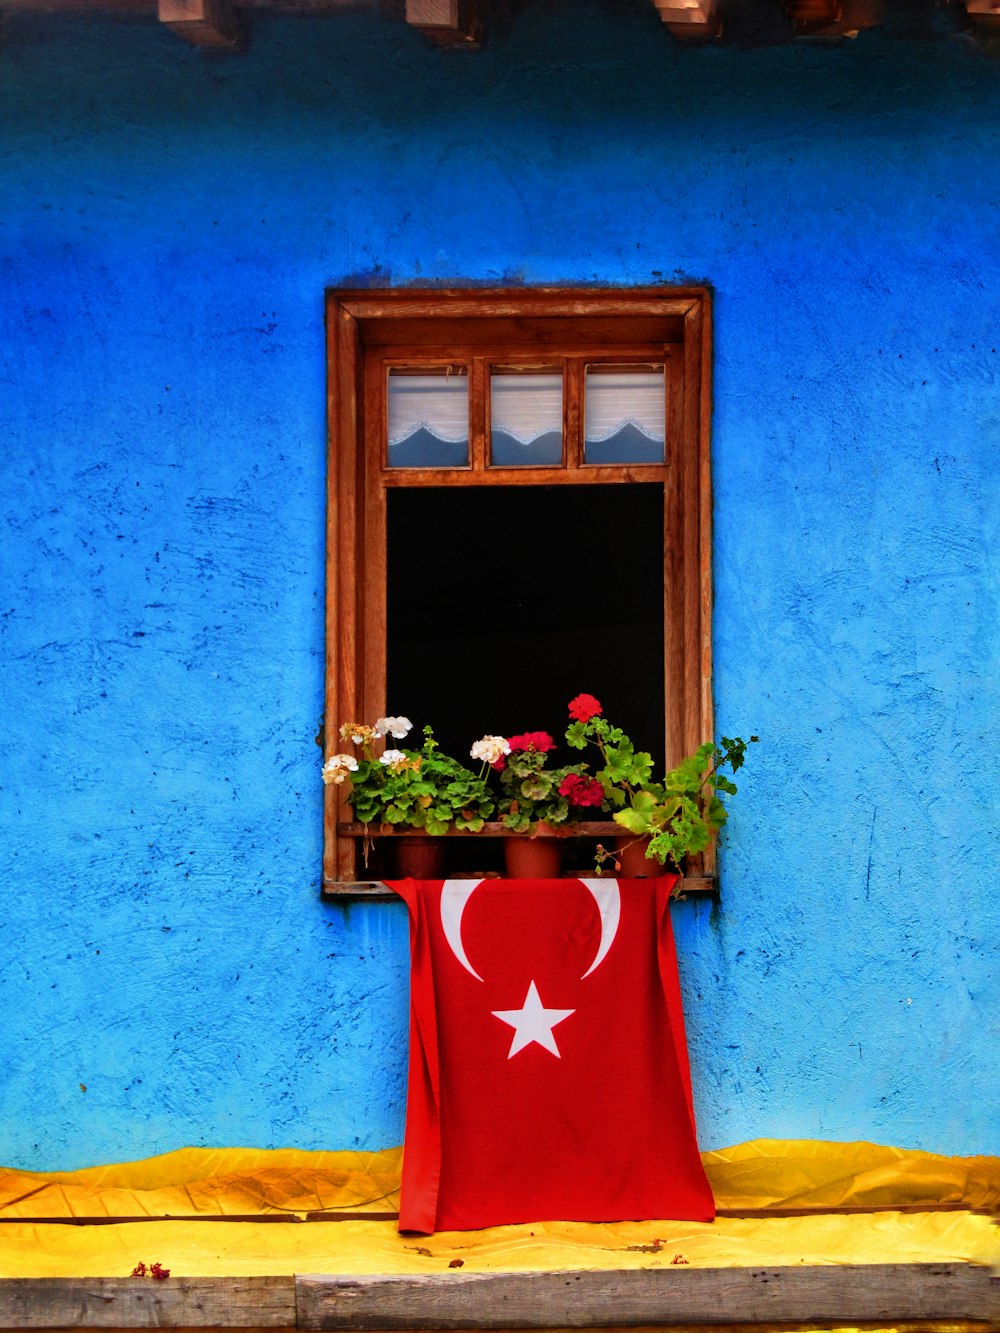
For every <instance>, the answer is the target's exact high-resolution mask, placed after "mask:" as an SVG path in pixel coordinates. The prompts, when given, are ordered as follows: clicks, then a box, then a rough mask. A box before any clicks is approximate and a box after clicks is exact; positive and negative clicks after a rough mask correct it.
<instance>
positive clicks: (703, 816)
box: [566, 694, 757, 871]
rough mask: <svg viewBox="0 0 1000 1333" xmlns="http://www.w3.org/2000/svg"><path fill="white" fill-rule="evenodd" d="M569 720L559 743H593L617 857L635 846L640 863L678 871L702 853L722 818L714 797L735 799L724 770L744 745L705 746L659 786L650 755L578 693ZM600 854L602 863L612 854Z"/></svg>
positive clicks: (729, 741)
mask: <svg viewBox="0 0 1000 1333" xmlns="http://www.w3.org/2000/svg"><path fill="white" fill-rule="evenodd" d="M569 711H570V718H571V719H572V720H571V722H570V725H569V727H568V728H567V731H566V740H567V742H568V743H569V744H570V745H571V746H573V748H574V749H578V750H582V749H584V748H585V747H586V746H587V745H588V744H593V745H595V746H596V747H597V749H598V750H599V751H600V754H601V758H602V760H603V766H602V767H601V768H600V769H599V770H598V771H597V773H596V774H595V777H596V779H597V781H598V782H599V783H600V784H601V787H602V790H603V791H604V795H605V798H606V800H607V802H608V804H609V805H611V806H613V807H616V808H615V811H614V814H613V816H612V818H613V819H614V821H615V823H616V824H620V825H621V827H622V828H623V829H625V830H627V832H628V834H630V835H631V837H625V838H623V839H621V840H619V846H618V848H617V849H616V850H617V852H618V853H619V855H620V854H621V853H623V852H624V853H626V854H627V853H628V852H629V851H631V850H632V849H633V848H635V849H641V851H642V854H643V856H644V858H645V859H646V860H647V861H651V862H655V863H657V864H659V865H661V866H663V865H666V864H667V863H668V862H669V863H670V865H672V866H673V867H674V868H675V869H677V870H678V871H682V870H683V868H684V863H685V861H686V860H687V859H688V858H689V857H692V856H694V855H697V854H698V853H701V852H704V851H705V850H706V848H707V847H708V846H709V844H710V842H711V841H712V839H713V838H714V837H715V836H716V835H717V834H718V832H719V830H720V829H721V828H722V826H723V825H724V824H725V822H726V819H727V813H726V807H725V806H724V805H723V803H722V800H721V797H720V795H719V793H720V792H722V793H724V794H726V795H731V796H734V795H735V794H736V784H735V783H734V782H733V781H732V779H731V778H728V777H726V776H725V774H724V773H723V771H722V770H723V769H725V768H729V770H730V771H731V772H732V773H736V772H737V771H738V770H739V769H740V768H741V767H742V766H743V760H744V756H745V754H746V749H747V745H748V744H750V743H752V742H755V741H756V740H757V737H756V736H751V737H750V741H744V740H743V739H742V738H741V737H739V736H735V737H729V736H723V737H722V739H721V741H720V742H719V743H718V744H717V743H716V742H715V741H706V742H705V743H704V744H703V745H700V746H699V747H698V749H697V750H696V751H695V752H694V754H692V755H688V756H687V758H685V759H682V760H681V762H680V763H679V764H678V765H677V766H676V767H675V768H672V769H671V770H670V771H669V772H668V773H667V774H666V775H665V776H664V777H663V779H662V780H660V781H656V780H654V778H653V776H652V773H653V760H652V756H651V755H649V754H647V753H646V752H644V751H637V750H636V749H635V746H634V745H633V743H632V741H631V740H630V739H629V737H628V736H626V735H625V733H624V732H623V731H622V729H621V728H620V727H616V726H613V725H612V724H611V723H610V722H609V721H608V720H607V718H605V717H604V716H603V713H602V709H601V705H600V703H599V702H598V701H597V700H596V699H595V698H594V697H593V695H590V694H581V695H578V696H577V697H576V698H575V699H574V700H572V702H571V703H570V706H569ZM601 850H602V852H603V856H601V855H600V853H599V859H601V860H606V859H608V858H610V857H611V853H609V852H606V851H604V849H601Z"/></svg>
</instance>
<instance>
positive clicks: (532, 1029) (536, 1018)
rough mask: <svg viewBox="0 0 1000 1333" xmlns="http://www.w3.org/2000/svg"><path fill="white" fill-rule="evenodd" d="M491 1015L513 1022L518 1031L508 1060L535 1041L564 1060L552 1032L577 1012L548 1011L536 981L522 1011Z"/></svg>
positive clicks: (564, 1010) (502, 1010)
mask: <svg viewBox="0 0 1000 1333" xmlns="http://www.w3.org/2000/svg"><path fill="white" fill-rule="evenodd" d="M491 1012H492V1014H493V1016H494V1018H499V1019H500V1021H501V1022H502V1023H509V1024H510V1026H511V1027H512V1028H513V1029H514V1037H513V1040H512V1041H511V1043H510V1050H509V1051H508V1052H507V1059H508V1060H510V1059H511V1058H512V1057H513V1056H515V1055H517V1053H518V1051H523V1050H524V1048H525V1046H530V1045H531V1043H532V1042H533V1041H534V1042H537V1043H538V1045H539V1046H544V1047H545V1049H546V1050H547V1051H551V1052H552V1054H553V1055H554V1056H555V1057H556V1058H557V1059H562V1057H561V1056H560V1054H559V1047H558V1046H557V1045H556V1039H555V1037H553V1035H552V1029H553V1028H554V1027H555V1025H556V1024H557V1023H561V1022H562V1021H563V1019H564V1018H569V1016H570V1014H575V1013H576V1010H575V1009H546V1008H545V1007H544V1006H543V1004H542V1001H541V997H540V996H539V994H538V987H537V986H536V985H535V983H534V982H532V983H531V985H530V986H529V987H528V993H527V995H526V996H525V997H524V1004H523V1005H522V1006H521V1008H520V1009H493V1010H492V1011H491Z"/></svg>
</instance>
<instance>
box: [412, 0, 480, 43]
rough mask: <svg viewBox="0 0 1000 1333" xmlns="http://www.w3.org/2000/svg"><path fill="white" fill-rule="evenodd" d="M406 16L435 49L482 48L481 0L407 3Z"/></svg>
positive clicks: (423, 0)
mask: <svg viewBox="0 0 1000 1333" xmlns="http://www.w3.org/2000/svg"><path fill="white" fill-rule="evenodd" d="M405 16H406V21H407V23H409V24H410V26H411V27H413V28H419V29H420V31H421V32H422V33H423V34H424V36H425V37H429V38H430V40H431V41H432V42H434V43H436V44H437V45H438V46H446V47H462V48H465V49H466V50H472V51H474V50H478V48H479V47H480V46H481V45H482V36H483V4H482V0H406V10H405Z"/></svg>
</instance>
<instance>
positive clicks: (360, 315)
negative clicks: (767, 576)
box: [323, 287, 714, 896]
mask: <svg viewBox="0 0 1000 1333" xmlns="http://www.w3.org/2000/svg"><path fill="white" fill-rule="evenodd" d="M326 323H327V356H328V378H327V396H328V403H327V409H328V421H329V449H328V467H327V584H326V691H325V717H326V719H327V726H328V729H329V742H328V744H329V746H332V747H333V748H336V744H337V733H336V728H337V727H338V726H339V724H340V722H341V721H344V720H346V719H355V718H356V719H367V720H370V719H372V718H374V717H377V716H380V715H382V714H384V713H385V711H386V698H385V669H386V598H385V588H386V574H387V568H386V496H387V493H388V491H389V490H390V489H391V488H393V487H397V486H421V485H424V486H452V485H456V486H470V485H472V486H478V485H505V486H510V485H517V486H523V485H546V486H551V485H560V484H572V485H580V484H608V483H609V482H610V483H629V482H649V481H654V482H656V483H658V484H662V485H663V487H664V506H665V508H664V519H665V524H664V533H665V538H664V692H665V699H664V703H665V730H666V760H667V764H668V766H669V765H671V764H674V763H676V762H678V761H679V760H680V759H681V758H683V756H684V755H685V754H689V753H690V752H691V751H693V750H694V749H696V748H697V746H698V745H699V744H701V742H702V741H704V740H706V739H709V738H710V737H711V736H712V734H713V729H712V688H711V680H712V646H711V616H712V589H711V506H712V500H711V472H710V466H709V426H710V417H711V383H710V366H711V298H710V294H709V291H708V289H707V288H703V287H682V288H673V287H655V288H630V289H582V288H524V289H521V288H517V289H489V290H485V289H461V290H416V289H400V290H360V291H358V290H350V291H343V290H331V291H328V292H327V297H326ZM661 344H662V345H664V346H668V347H669V353H668V354H666V355H667V394H668V404H669V411H668V420H667V442H666V451H665V461H664V462H663V463H662V464H616V465H605V464H587V463H584V462H583V460H582V449H583V443H582V435H583V423H582V419H580V418H581V416H582V413H581V411H580V408H581V405H582V380H581V383H579V384H577V385H576V386H575V387H574V388H572V390H571V391H568V392H567V393H566V395H565V400H564V418H563V434H564V443H563V466H562V467H561V468H559V467H551V466H546V467H537V468H536V467H525V466H519V467H490V466H488V463H487V449H488V446H487V441H486V433H487V429H488V428H487V425H486V421H487V420H488V415H486V416H485V419H483V420H481V421H478V422H477V421H476V420H473V422H472V428H471V432H470V467H468V468H448V469H444V468H390V467H389V466H388V465H387V460H386V455H385V443H384V442H385V437H386V428H385V368H386V365H387V364H391V363H393V362H395V363H396V364H406V365H412V364H414V358H415V357H416V359H417V360H418V361H419V360H421V359H422V360H423V361H424V362H425V363H426V364H428V365H431V364H438V365H440V364H443V363H444V361H447V360H456V361H457V360H459V359H462V358H463V357H466V358H467V357H469V355H470V349H471V350H472V352H473V353H474V355H472V358H471V364H470V394H472V395H473V396H476V395H478V396H479V398H484V399H485V401H486V403H487V408H488V397H489V384H488V373H489V365H490V364H491V363H493V364H500V363H502V362H503V361H504V357H505V355H512V356H523V354H524V349H525V347H526V346H528V345H530V346H531V348H532V349H533V355H534V357H535V359H536V360H537V361H539V362H541V361H543V360H545V358H546V356H548V357H549V359H550V362H551V361H552V360H556V361H559V360H561V359H562V355H563V353H564V352H565V349H566V348H567V347H571V348H572V350H573V354H574V356H575V357H576V358H577V360H576V363H575V364H576V365H577V367H578V368H577V370H575V371H573V372H572V373H575V374H579V375H580V376H581V377H582V375H583V373H584V372H583V370H582V368H580V362H579V358H580V356H581V355H583V354H585V355H586V357H587V358H589V359H590V360H592V361H593V362H595V363H596V362H598V361H617V360H622V361H632V360H635V359H641V358H642V357H643V356H645V355H648V354H649V348H650V346H652V345H661ZM511 349H514V350H513V351H511ZM560 349H562V351H560ZM480 351H481V355H480V354H479V353H480ZM567 364H568V363H567ZM483 375H486V376H487V382H486V383H485V384H483V383H482V380H481V377H482V376H483ZM331 752H332V751H331ZM349 817H350V810H349V807H347V806H346V805H345V803H344V793H343V790H342V788H340V787H336V786H329V787H327V788H325V803H324V823H323V830H324V838H323V843H324V849H323V886H324V892H325V893H326V894H328V895H331V894H332V895H334V896H335V895H336V894H337V892H338V887H339V886H346V885H348V884H350V883H352V882H353V881H355V880H356V870H355V846H354V840H353V839H352V838H349V837H346V836H344V835H343V834H342V833H340V832H338V824H340V823H342V822H344V821H346V820H348V819H349ZM713 869H714V865H713V863H712V860H711V858H709V859H708V861H707V862H706V864H705V865H704V867H703V872H704V873H708V874H711V873H712V872H713Z"/></svg>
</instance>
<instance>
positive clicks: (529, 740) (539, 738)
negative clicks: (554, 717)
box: [507, 731, 556, 754]
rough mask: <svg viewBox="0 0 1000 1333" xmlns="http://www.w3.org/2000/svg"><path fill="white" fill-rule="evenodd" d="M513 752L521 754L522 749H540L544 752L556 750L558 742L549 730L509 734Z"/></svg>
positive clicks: (508, 738)
mask: <svg viewBox="0 0 1000 1333" xmlns="http://www.w3.org/2000/svg"><path fill="white" fill-rule="evenodd" d="M507 740H508V742H509V744H510V752H511V754H520V753H521V751H522V750H539V751H541V753H542V754H544V753H545V752H546V751H547V750H554V749H555V748H556V743H555V741H554V740H553V739H552V737H551V736H550V735H549V733H548V732H547V731H526V732H525V733H524V735H523V736H508V737H507Z"/></svg>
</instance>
